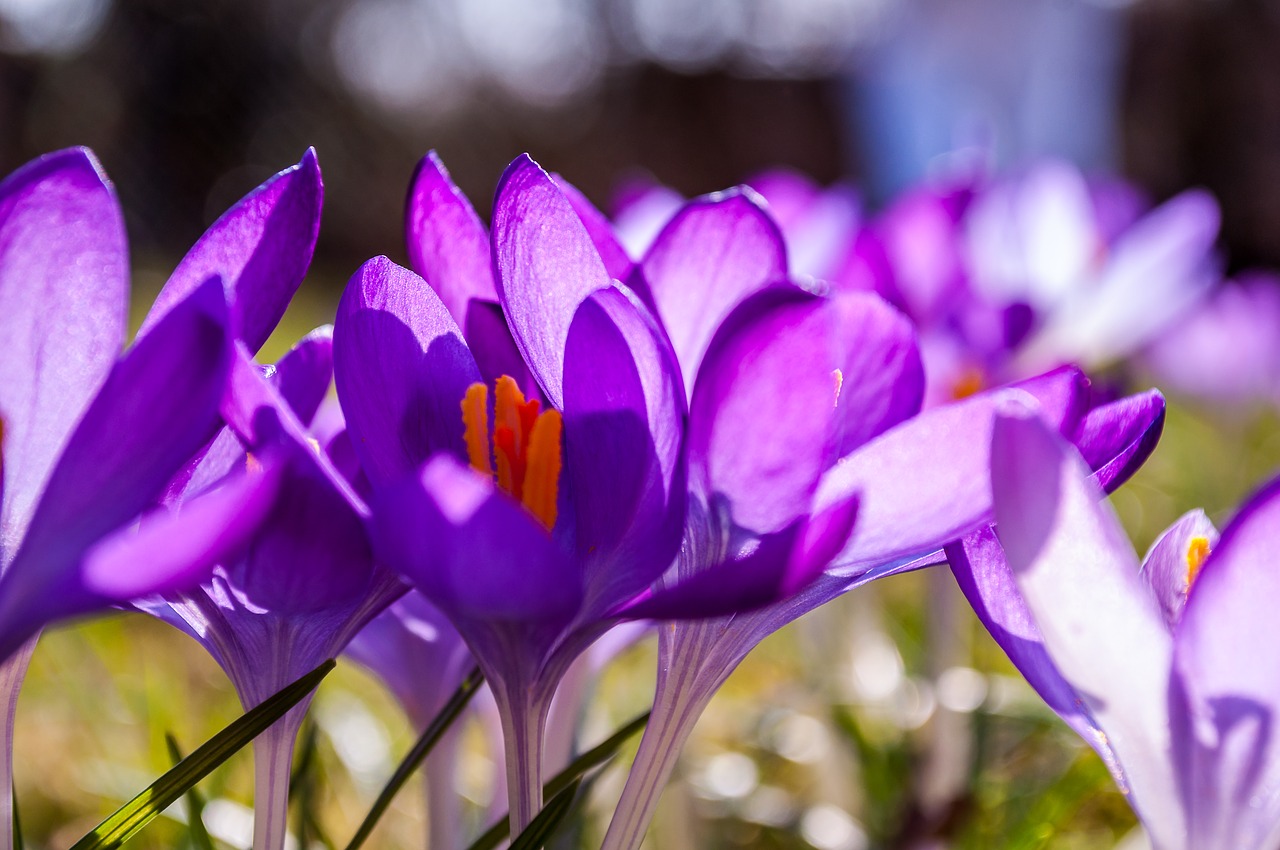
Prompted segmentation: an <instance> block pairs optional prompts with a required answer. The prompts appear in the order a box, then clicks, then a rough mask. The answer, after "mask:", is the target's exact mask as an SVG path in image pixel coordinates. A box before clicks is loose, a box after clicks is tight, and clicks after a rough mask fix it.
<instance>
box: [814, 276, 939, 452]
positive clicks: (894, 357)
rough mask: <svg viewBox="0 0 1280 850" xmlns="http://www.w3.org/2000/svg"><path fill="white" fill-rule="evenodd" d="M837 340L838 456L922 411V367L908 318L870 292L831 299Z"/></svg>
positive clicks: (854, 293) (913, 329)
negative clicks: (840, 350) (839, 355)
mask: <svg viewBox="0 0 1280 850" xmlns="http://www.w3.org/2000/svg"><path fill="white" fill-rule="evenodd" d="M832 301H833V303H834V304H835V308H836V312H837V314H838V316H839V319H838V320H837V321H838V322H839V327H840V338H841V342H842V344H843V345H844V347H845V353H844V356H843V357H842V359H841V366H840V372H841V375H840V396H839V403H838V405H837V407H836V420H837V422H836V427H837V428H838V429H839V440H840V443H839V448H838V453H839V455H840V456H841V457H843V456H845V455H847V454H848V453H849V452H851V451H853V450H854V449H856V448H857V447H858V446H860V445H862V444H863V443H865V442H867V441H868V440H870V439H872V438H873V437H877V436H879V435H880V434H882V433H883V432H885V431H887V430H889V429H890V428H892V427H893V426H894V425H897V424H898V423H899V422H902V421H903V420H904V419H907V418H908V417H911V416H914V415H915V414H916V413H918V412H919V410H920V404H921V402H922V401H923V399H924V366H923V365H922V364H921V362H920V349H919V348H918V347H917V346H916V332H915V328H914V327H913V326H912V324H911V322H910V320H909V319H907V317H906V316H904V315H902V314H901V313H899V312H898V311H897V310H896V309H894V308H893V307H891V306H889V304H888V302H886V301H884V300H883V299H882V298H880V297H879V296H877V295H873V294H871V293H869V292H847V293H840V294H838V295H836V296H834V297H833V299H832Z"/></svg>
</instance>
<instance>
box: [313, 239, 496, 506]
mask: <svg viewBox="0 0 1280 850" xmlns="http://www.w3.org/2000/svg"><path fill="white" fill-rule="evenodd" d="M335 325H336V326H335V329H334V365H335V373H336V378H337V384H338V397H339V398H340V399H341V400H342V406H343V410H344V411H345V412H346V417H347V427H348V428H349V429H350V431H351V435H352V439H353V442H354V444H355V447H356V451H357V453H358V454H359V455H360V460H361V463H362V464H363V465H364V468H365V471H366V472H367V473H368V475H369V478H370V480H371V481H372V482H373V483H374V485H375V486H380V485H381V484H383V483H386V482H387V481H390V480H392V479H395V478H397V477H399V476H401V475H404V474H406V473H408V472H411V471H412V470H415V469H417V468H418V466H419V465H421V463H422V462H423V461H424V460H426V458H427V457H429V456H430V455H431V454H432V453H433V452H437V451H448V452H452V453H454V454H456V455H458V456H459V457H465V446H464V445H463V440H462V434H463V423H462V409H461V407H460V405H461V403H462V398H463V396H464V395H465V394H466V391H467V387H468V386H470V385H471V384H473V383H475V382H477V381H479V380H480V372H479V370H478V369H477V368H476V364H475V360H474V359H472V357H471V353H470V352H469V351H468V350H467V346H466V343H464V342H463V341H462V335H461V333H460V332H459V330H458V326H457V325H456V324H455V323H454V321H453V319H452V318H451V317H450V316H449V313H448V311H447V310H446V309H445V307H444V304H443V303H442V302H441V301H440V299H439V298H438V297H437V296H436V294H435V293H434V292H433V291H432V290H431V288H430V287H429V286H427V284H426V282H425V281H423V280H422V278H420V277H418V276H417V275H416V274H414V273H413V272H411V271H409V270H408V269H404V268H401V267H400V266H397V265H396V264H394V263H392V262H391V261H390V260H388V259H386V258H385V257H378V258H376V259H373V260H370V261H369V262H367V263H365V264H364V265H363V266H361V267H360V270H359V271H357V272H356V273H355V275H354V276H353V277H352V278H351V282H350V283H349V284H347V289H346V291H345V292H344V293H343V295H342V300H341V302H340V303H339V305H338V318H337V321H336V323H335Z"/></svg>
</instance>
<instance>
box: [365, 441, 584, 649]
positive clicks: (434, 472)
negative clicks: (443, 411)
mask: <svg viewBox="0 0 1280 850" xmlns="http://www.w3.org/2000/svg"><path fill="white" fill-rule="evenodd" d="M375 505H376V510H375V511H374V523H373V530H374V538H375V542H376V548H377V552H378V555H379V558H380V559H381V560H382V561H383V562H384V563H386V564H387V565H389V566H391V567H393V568H394V569H396V570H398V571H399V572H401V573H402V574H404V575H405V576H406V577H407V578H409V579H410V580H411V581H412V582H413V583H414V584H415V585H417V587H418V589H419V590H421V591H422V593H423V594H424V595H426V597H427V598H428V599H430V600H431V601H432V602H434V603H435V604H436V605H438V606H440V608H442V609H443V610H444V611H445V612H446V613H448V614H449V615H450V616H451V618H453V619H454V622H455V623H459V618H464V619H471V620H480V621H515V622H519V621H525V622H528V621H538V620H552V621H560V622H567V620H568V618H569V617H571V616H572V614H573V613H574V612H575V611H576V610H577V608H578V605H579V603H580V602H581V600H582V584H581V577H580V575H578V573H577V571H576V567H575V564H574V563H573V561H572V560H571V559H570V558H569V557H568V556H567V555H566V554H565V553H564V552H563V551H562V550H561V549H560V547H559V546H558V545H557V544H556V543H555V542H554V541H553V540H552V539H551V535H550V534H548V533H547V531H546V530H545V529H544V528H542V527H541V526H540V525H539V524H538V521H537V520H536V519H534V517H533V516H532V515H531V514H529V513H528V512H527V511H525V509H524V508H523V507H521V506H520V505H518V504H516V502H515V501H514V500H512V499H511V497H510V496H508V495H506V494H505V493H502V492H501V491H499V490H498V489H497V488H496V487H495V486H494V484H493V482H492V481H491V480H489V479H487V478H485V477H483V476H481V475H479V474H478V473H476V472H475V471H473V470H471V469H469V468H467V467H465V466H462V465H461V464H460V463H458V462H457V461H455V460H453V459H452V458H450V457H449V456H448V455H437V456H436V457H434V458H432V459H431V460H430V461H428V462H427V463H426V465H424V466H423V468H422V470H421V473H420V474H417V475H412V476H408V477H406V478H402V479H401V480H399V481H397V482H395V483H394V484H392V485H391V486H390V487H388V488H386V489H385V490H384V491H383V492H382V493H381V494H379V496H378V497H377V500H376V502H375ZM459 626H460V628H461V624H460V623H459Z"/></svg>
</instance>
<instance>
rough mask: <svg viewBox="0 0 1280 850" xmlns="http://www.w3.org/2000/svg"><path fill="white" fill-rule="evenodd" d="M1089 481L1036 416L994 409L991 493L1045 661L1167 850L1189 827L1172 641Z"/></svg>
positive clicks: (1134, 561) (1065, 447)
mask: <svg viewBox="0 0 1280 850" xmlns="http://www.w3.org/2000/svg"><path fill="white" fill-rule="evenodd" d="M1088 476H1089V471H1088V468H1087V467H1086V466H1085V465H1084V463H1083V461H1082V459H1081V458H1080V456H1079V455H1078V454H1077V453H1076V452H1075V451H1074V449H1072V448H1071V447H1070V446H1069V445H1068V444H1067V443H1066V442H1065V441H1064V440H1063V439H1062V438H1061V437H1060V436H1059V435H1058V434H1057V433H1055V432H1054V431H1053V430H1052V429H1051V426H1049V425H1048V424H1046V423H1045V422H1043V421H1042V420H1041V419H1040V418H1039V417H1038V416H1037V415H1036V413H1035V412H1034V411H1032V410H1031V409H1029V408H1027V407H1025V406H1021V405H1015V404H1009V405H1006V406H1005V407H1004V408H1003V409H1001V410H1000V411H999V413H998V415H997V417H996V421H995V428H994V430H993V433H992V448H991V486H992V492H993V500H994V504H995V514H996V524H997V528H998V529H999V533H1000V539H1001V542H1002V543H1003V544H1004V549H1005V554H1006V557H1007V558H1008V562H1009V567H1010V569H1011V571H1012V572H1013V574H1014V576H1015V578H1016V580H1017V584H1018V589H1019V590H1020V591H1021V592H1022V596H1023V599H1024V600H1025V601H1026V605H1027V609H1028V610H1029V611H1030V612H1031V615H1032V617H1033V618H1034V619H1035V622H1036V625H1037V626H1039V628H1040V633H1041V636H1042V639H1043V641H1044V646H1045V649H1046V650H1047V651H1048V653H1049V657H1050V658H1051V659H1052V660H1053V663H1054V664H1055V666H1057V668H1058V670H1059V671H1060V672H1061V674H1062V677H1063V679H1065V680H1066V681H1067V683H1068V684H1069V685H1070V686H1071V687H1072V689H1074V690H1075V691H1076V692H1077V693H1078V694H1080V696H1081V698H1082V699H1083V700H1084V702H1085V705H1086V706H1087V707H1088V709H1089V710H1090V712H1091V713H1092V714H1093V716H1094V717H1095V718H1096V719H1097V722H1098V725H1099V726H1101V727H1102V728H1103V729H1104V730H1105V731H1106V734H1107V740H1108V742H1109V743H1110V745H1111V748H1112V750H1113V751H1114V752H1115V754H1116V757H1117V758H1118V759H1119V762H1120V764H1121V765H1122V767H1123V769H1124V773H1125V775H1126V777H1127V778H1128V781H1129V787H1130V788H1131V789H1132V791H1133V799H1134V805H1135V808H1136V809H1138V811H1139V812H1140V814H1141V815H1142V818H1143V822H1144V823H1145V824H1147V826H1148V828H1149V829H1150V830H1151V833H1152V836H1153V838H1154V840H1155V843H1156V844H1157V845H1158V846H1163V844H1164V840H1165V839H1166V838H1167V837H1168V836H1172V835H1177V834H1178V832H1179V830H1180V829H1181V828H1182V824H1181V822H1180V821H1181V812H1180V811H1179V808H1178V806H1177V804H1176V790H1175V787H1174V771H1173V765H1172V763H1171V761H1170V752H1169V747H1170V740H1169V713H1168V707H1167V694H1168V688H1169V664H1170V661H1171V660H1172V651H1173V641H1172V637H1171V635H1170V633H1169V631H1168V628H1167V627H1166V626H1165V622H1164V617H1163V616H1162V614H1161V612H1160V608H1159V606H1158V604H1157V603H1156V600H1155V597H1154V595H1153V594H1152V593H1151V590H1150V588H1149V587H1148V586H1147V583H1146V582H1145V581H1144V580H1143V579H1142V577H1141V576H1140V575H1139V574H1138V563H1137V558H1136V557H1135V556H1134V554H1133V550H1132V549H1131V548H1130V546H1129V541H1128V540H1127V539H1126V538H1125V535H1124V531H1123V530H1122V529H1121V528H1120V523H1119V522H1118V521H1117V520H1116V518H1115V515H1114V514H1113V513H1112V511H1111V509H1110V507H1109V506H1108V505H1106V504H1105V503H1103V502H1102V501H1101V500H1102V493H1101V491H1100V490H1098V488H1097V487H1096V486H1095V485H1094V484H1093V483H1092V482H1091V481H1089V479H1088ZM1170 846H1172V845H1170Z"/></svg>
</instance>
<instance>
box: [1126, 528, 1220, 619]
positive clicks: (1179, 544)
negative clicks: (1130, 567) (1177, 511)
mask: <svg viewBox="0 0 1280 850" xmlns="http://www.w3.org/2000/svg"><path fill="white" fill-rule="evenodd" d="M1197 537H1199V538H1203V545H1204V546H1205V547H1207V548H1213V547H1215V546H1217V544H1218V529H1216V528H1214V526H1213V523H1212V522H1210V521H1209V517H1207V516H1205V513H1204V511H1201V510H1195V511H1190V512H1188V513H1185V514H1183V515H1182V516H1181V517H1179V518H1178V521H1177V522H1175V523H1174V524H1173V525H1171V526H1169V527H1168V528H1167V529H1165V530H1164V532H1163V533H1162V534H1161V535H1160V536H1159V537H1158V538H1157V539H1156V542H1155V543H1153V544H1151V549H1150V551H1148V552H1147V557H1145V558H1143V559H1142V576H1143V578H1145V579H1146V580H1147V583H1148V584H1149V585H1150V586H1151V590H1152V592H1153V593H1154V594H1155V597H1156V600H1157V601H1158V602H1159V603H1160V609H1161V610H1162V611H1163V612H1164V619H1165V622H1166V623H1167V624H1168V626H1169V629H1170V630H1173V629H1174V628H1175V627H1176V626H1177V625H1178V621H1179V620H1181V619H1182V608H1183V606H1184V605H1185V604H1186V601H1187V591H1189V590H1190V589H1191V579H1192V562H1191V560H1189V557H1190V556H1192V554H1193V553H1192V551H1191V543H1192V541H1193V540H1195V538H1197ZM1204 554H1205V553H1204V552H1201V553H1198V554H1197V555H1195V556H1196V557H1202V556H1203V555H1204Z"/></svg>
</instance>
